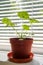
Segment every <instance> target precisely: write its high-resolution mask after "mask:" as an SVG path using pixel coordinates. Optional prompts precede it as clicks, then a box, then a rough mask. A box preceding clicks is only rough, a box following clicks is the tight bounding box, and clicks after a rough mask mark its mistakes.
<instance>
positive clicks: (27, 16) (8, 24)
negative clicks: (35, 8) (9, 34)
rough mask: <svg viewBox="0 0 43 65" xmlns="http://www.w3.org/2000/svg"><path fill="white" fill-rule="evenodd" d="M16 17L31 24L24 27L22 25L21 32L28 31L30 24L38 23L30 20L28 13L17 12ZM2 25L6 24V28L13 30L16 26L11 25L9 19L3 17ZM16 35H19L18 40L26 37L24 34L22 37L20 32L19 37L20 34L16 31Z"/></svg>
mask: <svg viewBox="0 0 43 65" xmlns="http://www.w3.org/2000/svg"><path fill="white" fill-rule="evenodd" d="M17 16H18V17H20V18H21V19H24V20H28V21H29V23H30V24H31V26H29V25H26V24H23V25H22V28H23V30H25V31H28V30H30V27H31V28H32V24H33V23H37V22H39V21H38V20H36V19H34V18H30V15H29V13H28V12H26V11H20V12H18V13H17ZM2 23H3V24H6V26H7V27H8V26H10V27H12V28H13V29H14V30H15V28H14V27H15V25H16V24H15V23H13V22H12V21H11V20H10V19H9V18H7V17H4V18H3V19H2ZM16 33H17V34H18V35H19V38H21V39H23V38H24V36H25V38H26V35H25V34H24V35H23V33H22V32H21V35H20V34H19V33H18V32H17V30H16ZM32 34H33V33H32Z"/></svg>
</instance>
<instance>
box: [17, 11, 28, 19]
mask: <svg viewBox="0 0 43 65" xmlns="http://www.w3.org/2000/svg"><path fill="white" fill-rule="evenodd" d="M18 16H19V17H20V18H23V19H29V14H28V13H27V12H26V11H21V12H18Z"/></svg>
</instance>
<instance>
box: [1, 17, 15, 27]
mask: <svg viewBox="0 0 43 65" xmlns="http://www.w3.org/2000/svg"><path fill="white" fill-rule="evenodd" d="M2 23H3V24H6V26H11V27H14V26H15V24H14V23H12V22H11V20H10V19H9V18H6V17H4V18H3V19H2Z"/></svg>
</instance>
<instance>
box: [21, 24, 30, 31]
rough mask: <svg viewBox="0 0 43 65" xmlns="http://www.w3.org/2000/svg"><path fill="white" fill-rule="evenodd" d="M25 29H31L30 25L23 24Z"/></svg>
mask: <svg viewBox="0 0 43 65" xmlns="http://www.w3.org/2000/svg"><path fill="white" fill-rule="evenodd" d="M22 26H23V29H24V30H29V29H30V27H29V26H28V25H22Z"/></svg>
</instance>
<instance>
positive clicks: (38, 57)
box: [0, 51, 43, 65]
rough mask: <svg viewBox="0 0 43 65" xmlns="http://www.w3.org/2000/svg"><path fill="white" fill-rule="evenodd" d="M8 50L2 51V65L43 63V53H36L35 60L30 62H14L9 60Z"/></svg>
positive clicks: (0, 63) (0, 56)
mask: <svg viewBox="0 0 43 65" xmlns="http://www.w3.org/2000/svg"><path fill="white" fill-rule="evenodd" d="M7 54H8V51H0V65H43V55H40V54H34V57H33V60H32V62H30V63H22V64H18V63H12V62H9V61H8V57H7Z"/></svg>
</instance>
